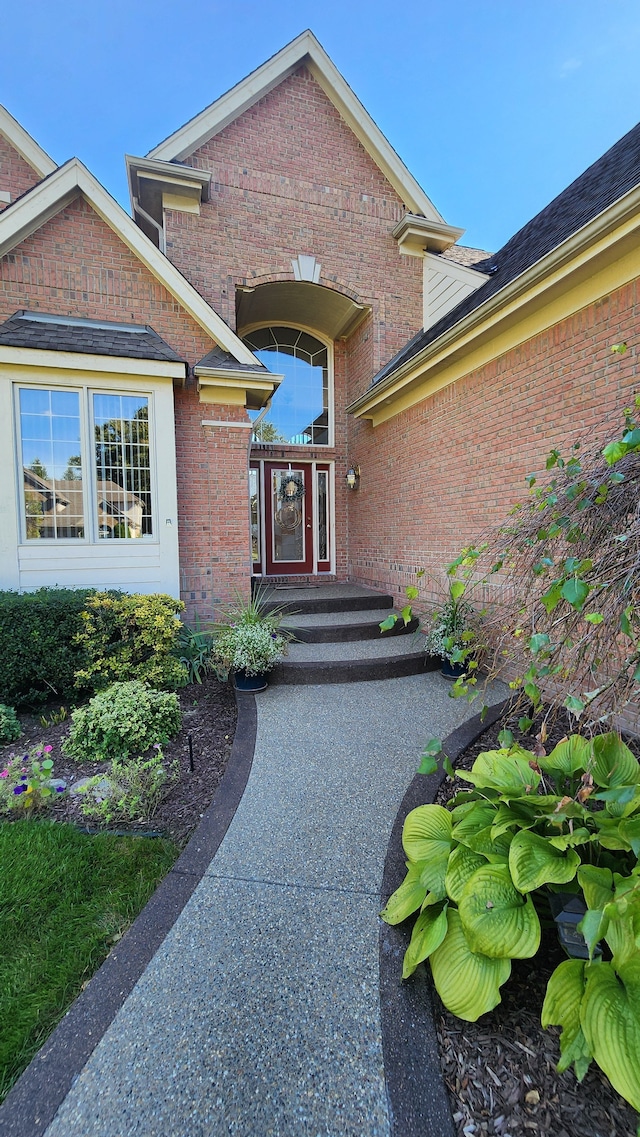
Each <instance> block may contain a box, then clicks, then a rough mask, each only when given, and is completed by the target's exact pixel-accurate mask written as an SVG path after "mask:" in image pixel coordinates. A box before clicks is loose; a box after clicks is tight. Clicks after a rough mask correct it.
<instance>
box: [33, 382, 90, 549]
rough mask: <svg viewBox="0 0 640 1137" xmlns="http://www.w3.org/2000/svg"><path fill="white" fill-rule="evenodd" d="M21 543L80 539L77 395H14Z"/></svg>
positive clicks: (46, 393)
mask: <svg viewBox="0 0 640 1137" xmlns="http://www.w3.org/2000/svg"><path fill="white" fill-rule="evenodd" d="M20 433H21V440H22V467H23V476H24V501H25V513H24V526H25V536H26V538H27V540H34V539H44V538H47V539H49V540H51V539H54V540H55V539H64V538H76V537H84V535H85V528H84V501H83V486H82V457H81V453H82V451H81V446H80V396H79V394H78V392H77V391H37V390H34V389H29V388H22V389H21V390H20Z"/></svg>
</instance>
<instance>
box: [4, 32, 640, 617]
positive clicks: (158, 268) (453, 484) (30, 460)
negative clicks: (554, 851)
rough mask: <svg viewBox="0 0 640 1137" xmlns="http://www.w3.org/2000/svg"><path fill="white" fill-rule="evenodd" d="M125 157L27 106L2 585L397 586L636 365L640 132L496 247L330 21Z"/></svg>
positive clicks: (20, 162) (189, 591) (13, 223)
mask: <svg viewBox="0 0 640 1137" xmlns="http://www.w3.org/2000/svg"><path fill="white" fill-rule="evenodd" d="M126 161H127V169H128V175H129V185H130V191H131V208H132V216H129V215H127V214H126V213H125V212H124V211H123V210H122V209H121V208H120V206H118V205H117V203H116V202H115V201H114V200H113V199H112V198H111V197H110V196H109V194H108V193H107V192H106V191H105V190H104V189H103V187H102V186H100V184H99V183H98V182H97V181H96V179H95V178H93V176H92V175H91V174H90V172H89V171H88V170H87V169H86V168H85V167H84V166H83V165H82V163H80V162H79V161H77V160H76V159H73V160H71V161H70V162H67V163H65V164H64V165H63V166H60V167H56V166H55V164H54V163H53V162H52V161H51V159H50V158H49V157H48V156H47V155H46V154H45V153H44V151H42V150H41V149H40V147H39V146H38V145H37V144H36V143H35V142H34V141H33V139H31V138H30V137H29V135H28V134H27V133H26V132H25V131H24V130H23V128H22V127H21V126H20V125H19V124H18V123H17V122H16V121H15V120H14V119H13V118H12V117H11V116H10V115H9V114H8V113H7V112H6V111H3V110H1V109H0V210H2V212H0V402H1V405H2V406H1V409H2V413H1V414H0V466H1V467H2V468H1V473H0V484H1V485H2V487H3V488H2V494H1V497H0V587H3V588H20V589H28V588H34V587H38V586H39V585H42V584H59V585H70V586H79V585H96V586H101V587H109V586H113V587H122V588H126V589H130V590H137V591H157V590H162V591H167V592H170V593H172V594H174V595H178V594H181V595H182V596H183V598H184V599H185V600H186V602H187V604H188V606H189V607H190V608H195V609H197V610H198V611H199V612H200V613H201V614H202V615H208V614H209V613H210V612H211V611H215V608H216V606H217V604H218V602H219V601H220V600H221V599H223V598H225V597H228V596H229V594H230V593H231V591H232V590H233V589H234V588H240V589H243V588H247V587H248V584H249V581H250V578H251V576H252V575H253V576H258V577H260V578H267V579H269V580H278V579H282V578H285V579H286V580H289V581H300V580H304V581H307V580H311V581H313V580H317V579H319V578H320V579H323V580H336V579H337V580H345V579H351V580H357V581H358V582H360V583H363V584H369V585H372V586H374V587H384V588H385V589H389V590H392V591H394V592H396V593H397V594H400V592H401V590H402V588H403V587H404V585H405V584H406V583H408V582H409V580H410V579H411V577H412V575H413V572H414V570H415V568H416V567H418V566H427V567H429V568H431V569H432V570H433V569H435V570H437V569H438V568H439V566H440V565H442V563H444V562H445V561H446V560H447V559H449V558H450V557H451V555H453V554H455V552H456V551H457V550H458V548H459V547H460V545H461V544H463V543H464V542H465V541H470V540H473V538H474V537H475V536H476V534H477V532H478V528H479V527H483V526H484V525H485V524H486V521H487V520H490V519H496V520H498V519H500V518H501V517H502V516H503V515H504V513H505V511H506V509H507V508H508V506H509V504H510V503H511V501H512V500H513V499H514V497H515V496H516V495H517V494H518V493H519V491H520V486H521V482H522V478H523V475H524V473H525V471H526V470H528V469H529V468H535V467H536V466H539V465H540V461H541V459H542V458H543V456H544V454H545V453H546V451H547V450H548V449H549V447H550V446H551V445H553V444H556V443H558V442H560V441H561V440H562V439H563V438H564V437H565V436H567V435H571V434H572V433H575V431H576V430H577V429H578V428H579V429H580V431H581V432H583V433H584V432H592V431H593V430H596V429H598V426H599V424H600V423H601V422H602V419H603V417H604V414H605V412H606V411H607V410H610V409H611V408H613V407H615V406H616V404H618V403H619V402H620V401H621V400H622V399H623V398H624V397H625V393H627V392H629V391H630V390H631V389H632V387H633V383H634V379H635V370H636V367H635V360H636V355H635V342H636V339H637V337H636V326H637V299H636V291H637V287H638V285H637V281H638V277H639V276H640V252H639V246H638V227H639V226H640V128H636V129H635V130H634V131H632V132H631V133H630V134H629V135H627V137H626V138H625V139H623V140H622V141H621V142H620V143H618V144H617V145H616V146H614V147H613V148H612V149H611V150H610V151H609V152H608V154H606V155H605V156H604V157H603V158H602V159H600V160H599V161H598V162H596V163H595V164H594V166H592V167H591V168H590V170H588V171H587V172H586V173H585V174H584V175H582V176H581V178H579V179H577V181H576V182H574V183H573V185H572V186H570V187H569V188H568V189H567V190H566V191H564V193H563V194H561V195H560V196H559V197H558V198H557V199H556V200H555V201H554V202H552V203H551V205H550V206H548V207H547V208H546V209H545V210H543V211H542V213H541V214H539V215H538V217H536V218H534V219H533V221H532V222H530V223H529V224H528V225H527V226H525V227H524V228H523V229H522V230H521V231H520V232H519V233H518V234H516V236H515V237H513V238H512V239H511V241H509V242H508V243H507V244H506V245H505V246H504V248H503V249H502V250H500V251H499V252H498V253H496V254H489V253H487V252H484V251H483V250H476V249H470V248H468V247H465V246H461V245H460V244H459V241H460V238H461V236H462V235H463V230H462V229H459V228H455V227H453V226H451V225H449V224H447V223H446V222H445V220H444V218H443V217H442V215H441V214H440V213H439V212H438V210H437V209H436V208H435V206H434V205H433V204H432V202H431V201H430V200H429V198H428V197H427V196H426V194H425V193H424V191H423V190H422V189H421V188H420V186H418V184H417V183H416V182H415V180H414V179H413V178H412V176H411V174H410V173H409V171H408V170H407V169H406V167H405V166H404V165H403V164H402V162H401V161H400V159H399V158H398V156H397V154H396V153H395V151H394V150H393V149H392V147H391V146H390V145H389V143H388V142H387V140H386V139H385V138H384V137H383V135H382V134H381V132H380V131H379V129H378V128H377V126H376V125H375V123H374V122H373V121H372V120H371V118H370V117H369V116H368V114H367V113H366V111H365V110H364V108H363V107H362V106H361V104H360V103H359V102H358V100H357V98H356V97H355V95H354V94H353V92H352V91H351V90H350V88H349V87H348V85H347V84H346V82H345V81H344V79H343V78H342V77H341V76H340V74H339V73H338V72H337V70H336V69H335V67H334V65H333V64H332V62H331V60H330V59H329V58H328V56H327V55H326V54H325V52H324V51H323V49H322V47H321V46H320V45H319V43H318V42H317V40H316V39H315V38H314V37H313V35H312V34H311V33H310V32H305V33H303V34H302V35H301V36H299V37H298V38H297V39H296V40H294V41H293V42H292V43H291V44H289V45H288V46H287V47H285V48H284V49H283V50H282V51H281V52H279V53H278V54H277V55H276V56H274V57H273V58H272V59H270V60H269V61H267V63H265V64H264V65H263V66H262V67H260V68H259V69H258V70H257V71H255V72H253V73H252V74H251V75H249V76H248V78H246V79H245V80H243V81H242V82H241V83H239V84H238V85H237V86H236V87H234V88H233V89H232V90H231V91H229V92H228V93H227V94H226V95H223V96H222V97H221V98H220V99H218V100H217V101H216V102H215V103H213V104H212V105H211V106H210V107H208V108H207V109H205V110H204V111H203V112H202V113H201V114H200V115H198V116H196V117H195V118H194V119H192V120H191V121H190V122H189V123H187V124H186V125H185V126H184V127H182V128H181V129H179V130H177V131H176V132H175V133H173V134H172V135H171V136H170V137H169V138H167V139H166V140H165V141H164V142H162V143H160V145H158V146H157V147H156V148H155V149H154V150H153V151H151V153H150V154H149V155H147V156H146V157H144V158H137V157H133V156H128V157H127V159H126ZM622 339H624V340H626V341H628V342H629V344H631V345H632V350H631V351H630V352H629V353H628V354H627V355H626V356H624V357H615V358H614V359H612V357H611V353H610V350H609V348H610V345H611V343H613V342H616V341H618V340H622ZM350 469H355V470H356V471H358V472H359V481H358V486H357V489H356V490H355V491H353V490H352V489H350V488H349V487H348V485H347V480H346V475H347V471H348V470H350ZM351 480H352V481H353V477H352V479H351Z"/></svg>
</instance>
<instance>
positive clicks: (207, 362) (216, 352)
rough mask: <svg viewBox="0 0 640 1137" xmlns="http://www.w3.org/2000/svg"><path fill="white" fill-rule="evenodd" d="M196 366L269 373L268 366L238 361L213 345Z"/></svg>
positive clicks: (258, 373) (261, 373) (262, 373)
mask: <svg viewBox="0 0 640 1137" xmlns="http://www.w3.org/2000/svg"><path fill="white" fill-rule="evenodd" d="M196 367H213V368H215V369H216V370H217V371H249V372H250V373H251V374H254V375H256V374H257V375H270V374H271V372H270V371H269V368H268V367H265V366H264V365H263V364H262V363H240V362H239V360H237V359H235V358H234V357H233V355H230V353H229V352H228V351H223V349H222V348H221V347H214V348H213V351H209V352H207V354H206V355H205V356H203V358H202V359H201V360H200V362H199V363H196Z"/></svg>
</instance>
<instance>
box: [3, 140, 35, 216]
mask: <svg viewBox="0 0 640 1137" xmlns="http://www.w3.org/2000/svg"><path fill="white" fill-rule="evenodd" d="M40 180H41V179H40V175H39V174H36V172H35V170H32V169H31V166H30V165H29V163H28V162H25V160H24V158H23V157H22V155H21V154H19V153H18V151H17V150H14V148H13V146H11V145H10V144H9V143H8V142H7V140H6V138H5V137H4V136H3V135H2V134H0V190H8V191H9V193H10V194H11V201H15V199H16V198H17V197H20V194H23V193H25V192H26V190H28V189H31V187H32V186H35V185H36V183H37V182H39V181H40ZM8 204H9V202H4V201H0V212H1V211H2V210H3V209H6V208H7V205H8Z"/></svg>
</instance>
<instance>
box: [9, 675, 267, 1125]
mask: <svg viewBox="0 0 640 1137" xmlns="http://www.w3.org/2000/svg"><path fill="white" fill-rule="evenodd" d="M236 702H237V704H238V722H237V726H236V733H235V737H234V740H233V746H232V749H231V755H230V758H229V763H228V765H227V769H226V770H225V772H224V774H223V777H222V780H221V782H220V785H219V786H218V790H217V792H216V795H215V797H214V799H213V801H212V803H211V805H210V806H209V808H208V809H207V811H206V813H205V814H204V815H203V818H202V821H201V822H200V824H199V826H198V828H197V829H196V831H195V833H194V835H193V837H192V838H191V840H190V841H189V843H188V845H187V846H186V848H185V849H184V850H183V852H182V853H181V855H180V856H179V858H178V860H177V861H176V863H175V865H173V867H172V869H171V870H170V871H169V872H168V873H167V875H166V876H165V877H164V879H163V880H162V881H161V882H160V884H159V885H158V887H157V889H156V891H155V892H154V893H153V896H151V898H150V899H149V901H148V902H147V904H146V905H145V907H144V908H143V909H142V912H140V914H139V915H138V916H137V917H136V919H135V920H134V922H133V924H132V925H131V927H130V928H129V930H128V932H127V933H126V935H125V936H123V938H122V940H121V941H120V943H119V944H118V945H117V947H115V948H113V950H112V951H111V953H110V954H109V955H108V956H107V958H106V959H105V961H104V963H103V964H102V966H101V967H100V968H99V970H98V971H96V973H95V975H94V976H93V978H92V979H91V981H90V982H89V983H88V984H87V986H86V988H85V989H84V991H82V992H81V994H80V995H79V996H78V998H77V999H76V1000H75V1002H74V1003H72V1004H71V1007H70V1008H69V1010H68V1011H67V1013H66V1015H65V1017H64V1018H63V1019H61V1021H60V1022H59V1023H58V1025H57V1027H56V1028H55V1030H54V1031H53V1033H52V1034H51V1035H50V1036H49V1038H48V1039H47V1041H46V1042H45V1043H44V1045H43V1046H42V1047H41V1048H40V1050H39V1051H38V1053H37V1054H36V1055H35V1056H34V1058H33V1059H32V1060H31V1062H30V1063H29V1065H28V1066H27V1068H26V1070H24V1072H23V1073H22V1074H21V1075H20V1077H19V1078H18V1081H17V1082H16V1083H15V1085H14V1086H13V1087H12V1089H11V1090H10V1091H9V1093H8V1094H7V1097H6V1098H5V1100H4V1102H3V1104H2V1106H0V1134H2V1137H41V1135H42V1134H43V1133H44V1132H45V1130H46V1129H47V1127H48V1126H49V1125H50V1123H51V1122H52V1121H53V1119H54V1117H55V1115H56V1113H57V1112H58V1109H59V1108H60V1106H61V1104H62V1102H63V1101H64V1099H65V1097H66V1096H67V1094H68V1092H69V1090H70V1089H71V1086H72V1085H73V1082H74V1081H75V1079H76V1078H77V1076H78V1074H79V1073H80V1071H81V1070H82V1068H83V1066H84V1065H85V1064H86V1062H87V1060H88V1059H89V1057H90V1056H91V1054H92V1053H93V1051H94V1050H95V1048H96V1046H97V1045H98V1043H99V1042H100V1040H101V1038H102V1036H103V1035H104V1034H105V1033H106V1031H107V1029H108V1028H109V1026H110V1025H111V1023H112V1022H113V1020H114V1018H115V1016H116V1014H117V1013H118V1011H119V1010H120V1008H121V1006H122V1004H123V1003H124V1001H125V999H126V998H127V997H128V996H129V994H130V993H131V991H132V990H133V988H134V986H135V984H136V983H137V982H138V979H139V978H140V976H141V975H142V973H143V971H144V969H145V968H146V966H147V964H148V963H149V962H150V961H151V959H152V957H153V956H154V955H155V953H156V951H157V950H158V948H159V947H160V945H161V944H162V942H163V940H164V939H165V937H166V936H167V934H168V932H170V931H171V928H172V927H173V925H174V924H175V922H176V920H177V919H178V917H179V915H180V913H181V912H182V909H183V908H184V906H185V905H186V903H187V901H188V900H189V899H190V897H191V895H192V894H193V892H194V891H195V889H196V887H197V885H198V884H199V883H200V881H201V879H202V877H203V876H204V874H205V872H206V870H207V868H208V867H209V864H210V863H211V860H212V859H213V856H214V855H215V853H216V851H217V849H218V848H219V846H220V845H221V843H222V840H223V838H224V836H225V833H226V832H227V829H228V828H229V825H230V824H231V821H232V819H233V815H234V813H235V812H236V809H237V808H238V805H239V804H240V800H241V798H242V795H243V793H244V790H245V787H246V785H247V781H248V779H249V774H250V772H251V766H252V763H253V755H254V750H255V742H256V731H257V722H258V712H257V707H256V700H255V696H254V695H248V694H240V693H238V692H236Z"/></svg>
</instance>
